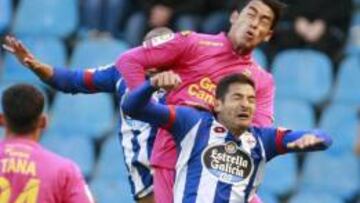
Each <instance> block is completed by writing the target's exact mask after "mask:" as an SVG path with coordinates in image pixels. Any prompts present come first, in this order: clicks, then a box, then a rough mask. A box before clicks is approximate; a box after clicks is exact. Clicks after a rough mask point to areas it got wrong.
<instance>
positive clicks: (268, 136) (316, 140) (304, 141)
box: [260, 128, 332, 160]
mask: <svg viewBox="0 0 360 203" xmlns="http://www.w3.org/2000/svg"><path fill="white" fill-rule="evenodd" d="M260 135H261V136H260V138H261V139H262V141H263V143H264V147H265V151H266V157H267V160H270V159H272V158H273V157H275V156H277V155H280V154H284V153H289V152H308V151H318V150H325V149H327V148H328V147H330V146H331V144H332V139H331V137H330V136H329V135H328V134H326V133H325V132H323V131H321V130H310V131H292V130H287V129H282V128H277V129H275V128H264V129H261V133H260Z"/></svg>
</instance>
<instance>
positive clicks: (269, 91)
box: [253, 73, 275, 127]
mask: <svg viewBox="0 0 360 203" xmlns="http://www.w3.org/2000/svg"><path fill="white" fill-rule="evenodd" d="M264 74H266V76H265V78H266V80H265V81H264V84H263V85H262V87H261V88H260V89H259V90H258V91H257V92H256V94H257V95H258V96H257V98H256V99H257V101H258V102H257V103H256V109H257V111H256V115H255V119H254V121H253V124H254V125H255V126H259V127H270V126H272V125H273V122H274V97H275V84H274V79H273V77H272V76H271V75H270V74H268V73H264Z"/></svg>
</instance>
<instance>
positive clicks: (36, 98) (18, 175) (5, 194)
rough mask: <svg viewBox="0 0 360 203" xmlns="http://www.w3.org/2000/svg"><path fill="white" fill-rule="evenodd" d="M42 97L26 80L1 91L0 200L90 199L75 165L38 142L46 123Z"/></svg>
mask: <svg viewBox="0 0 360 203" xmlns="http://www.w3.org/2000/svg"><path fill="white" fill-rule="evenodd" d="M44 100H45V99H44V96H43V95H42V93H41V92H40V91H39V90H37V89H36V88H34V87H33V86H31V85H26V84H18V85H14V86H11V87H9V88H8V89H6V90H5V91H4V93H3V96H2V101H1V102H2V109H3V112H4V113H3V114H2V115H1V121H2V124H3V125H4V127H5V139H4V140H1V141H0V202H1V203H11V202H16V203H25V202H26V203H37V202H44V203H45V202H46V203H79V202H81V203H93V202H94V200H93V198H92V195H91V193H90V191H89V189H88V186H87V185H86V183H85V180H84V178H83V177H82V175H81V172H80V169H79V168H78V166H77V165H76V164H75V163H74V162H73V161H71V160H69V159H66V158H63V157H60V156H58V155H56V154H54V153H52V152H50V151H48V150H46V149H45V148H43V147H42V146H41V145H39V144H38V141H39V139H40V135H41V132H42V130H43V129H44V128H45V127H46V123H47V119H46V115H45V114H43V109H44V105H45V101H44ZM59 144H61V143H59Z"/></svg>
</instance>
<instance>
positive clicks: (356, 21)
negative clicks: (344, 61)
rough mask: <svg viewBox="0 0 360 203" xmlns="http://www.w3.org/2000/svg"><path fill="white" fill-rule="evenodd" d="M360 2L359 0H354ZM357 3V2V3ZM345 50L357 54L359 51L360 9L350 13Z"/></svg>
mask: <svg viewBox="0 0 360 203" xmlns="http://www.w3.org/2000/svg"><path fill="white" fill-rule="evenodd" d="M355 1H357V2H360V1H359V0H355ZM358 5H359V4H358ZM345 52H346V53H347V54H350V55H353V54H355V55H356V54H359V53H360V11H359V9H357V10H356V11H355V12H354V13H353V14H352V19H351V24H350V29H349V36H348V41H347V45H346V49H345Z"/></svg>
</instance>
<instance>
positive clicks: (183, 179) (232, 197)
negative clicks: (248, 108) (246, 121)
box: [122, 82, 331, 203]
mask: <svg viewBox="0 0 360 203" xmlns="http://www.w3.org/2000/svg"><path fill="white" fill-rule="evenodd" d="M155 90H156V89H155V88H153V87H152V86H151V85H150V83H149V82H146V83H145V84H144V85H143V86H141V87H140V88H138V89H136V90H134V91H133V92H132V93H131V94H129V95H128V97H127V99H126V100H125V101H124V103H123V106H122V107H123V110H124V112H126V113H127V114H129V115H132V116H133V117H134V118H136V119H140V120H144V121H146V122H150V123H153V124H156V125H163V126H168V130H169V131H170V132H171V134H172V136H173V138H174V140H175V143H176V145H177V149H178V159H177V163H176V178H175V186H174V202H175V203H194V202H199V203H203V202H206V203H209V202H216V203H218V202H222V203H230V202H231V203H232V202H234V203H235V202H236V203H245V202H248V201H249V200H250V199H251V198H252V196H253V195H254V194H255V191H256V189H257V188H258V187H259V185H260V182H261V181H262V177H263V173H264V169H265V163H266V162H267V161H269V160H271V159H272V158H274V157H275V156H277V155H279V154H282V153H285V152H289V150H288V149H287V147H286V146H287V143H289V142H292V141H294V140H297V139H299V138H300V137H302V136H303V135H306V134H308V133H311V134H314V135H316V136H318V137H321V138H322V139H323V140H324V143H321V144H319V145H316V146H313V147H311V148H306V149H303V151H310V150H321V149H325V148H327V147H328V146H329V145H330V144H331V138H329V137H328V136H327V135H326V134H324V133H322V132H321V131H290V130H285V129H277V128H257V127H249V128H248V129H247V130H246V131H245V132H243V133H242V134H241V135H240V136H234V135H232V134H231V133H230V132H229V131H228V130H227V129H226V127H224V126H223V125H222V124H220V123H219V122H217V121H216V120H215V117H214V115H213V114H212V113H211V112H205V111H199V110H196V109H194V108H190V107H185V106H175V107H174V106H166V105H162V104H159V103H153V102H151V101H150V100H149V98H150V97H151V93H152V92H153V91H155Z"/></svg>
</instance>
